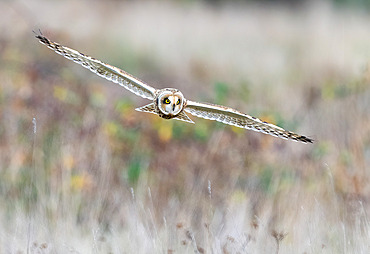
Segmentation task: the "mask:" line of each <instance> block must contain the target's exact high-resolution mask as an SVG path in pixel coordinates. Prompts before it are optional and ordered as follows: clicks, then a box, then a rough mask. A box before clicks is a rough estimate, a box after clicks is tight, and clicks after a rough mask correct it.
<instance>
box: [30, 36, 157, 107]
mask: <svg viewBox="0 0 370 254" xmlns="http://www.w3.org/2000/svg"><path fill="white" fill-rule="evenodd" d="M36 38H37V39H38V40H39V41H40V43H42V44H44V45H46V46H47V47H48V48H50V49H52V50H54V51H55V52H56V53H58V54H59V55H62V56H64V57H65V58H68V59H70V60H72V61H74V62H75V63H78V64H80V65H82V66H83V67H85V68H87V69H89V70H90V71H92V72H94V73H96V74H97V75H99V76H101V77H103V78H105V79H108V80H110V81H112V82H114V83H117V84H119V85H121V86H122V87H124V88H126V89H127V90H129V91H130V92H132V93H134V94H136V95H139V96H141V97H143V98H147V99H150V100H153V99H154V96H155V95H154V94H155V91H156V89H155V88H154V87H151V86H149V85H147V84H145V83H144V82H143V81H141V80H139V79H138V78H136V77H134V76H132V75H130V74H128V73H127V72H125V71H123V70H121V69H119V68H117V67H114V66H112V65H109V64H106V63H103V62H101V61H99V60H98V59H95V58H93V57H90V56H87V55H85V54H83V53H80V52H78V51H76V50H74V49H70V48H67V47H65V46H62V45H60V44H58V43H56V42H53V41H51V40H49V39H48V38H46V37H45V36H42V35H36Z"/></svg>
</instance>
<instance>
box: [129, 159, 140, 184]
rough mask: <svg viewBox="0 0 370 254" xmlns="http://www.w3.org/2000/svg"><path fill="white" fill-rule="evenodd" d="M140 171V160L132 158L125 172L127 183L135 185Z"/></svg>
mask: <svg viewBox="0 0 370 254" xmlns="http://www.w3.org/2000/svg"><path fill="white" fill-rule="evenodd" d="M141 170H142V167H141V160H140V159H138V158H133V159H132V160H131V161H130V163H129V165H128V171H127V177H128V181H129V183H136V182H137V181H138V180H139V177H140V173H141Z"/></svg>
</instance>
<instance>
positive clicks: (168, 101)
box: [163, 98, 171, 104]
mask: <svg viewBox="0 0 370 254" xmlns="http://www.w3.org/2000/svg"><path fill="white" fill-rule="evenodd" d="M163 103H164V104H170V103H171V102H170V100H169V99H168V98H166V99H164V100H163Z"/></svg>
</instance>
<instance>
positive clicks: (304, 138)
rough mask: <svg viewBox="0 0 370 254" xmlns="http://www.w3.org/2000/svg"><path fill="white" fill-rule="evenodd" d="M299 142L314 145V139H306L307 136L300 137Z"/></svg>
mask: <svg viewBox="0 0 370 254" xmlns="http://www.w3.org/2000/svg"><path fill="white" fill-rule="evenodd" d="M297 140H299V141H302V142H304V143H311V144H312V143H313V141H314V140H313V139H311V138H308V137H305V136H299V137H298V138H297Z"/></svg>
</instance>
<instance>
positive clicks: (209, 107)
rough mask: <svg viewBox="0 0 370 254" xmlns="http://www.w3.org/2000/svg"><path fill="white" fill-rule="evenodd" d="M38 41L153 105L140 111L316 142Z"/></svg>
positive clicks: (68, 50)
mask: <svg viewBox="0 0 370 254" xmlns="http://www.w3.org/2000/svg"><path fill="white" fill-rule="evenodd" d="M36 38H37V39H39V41H40V42H41V43H42V44H44V45H46V46H47V47H48V48H50V49H52V50H54V51H55V52H56V53H58V54H60V55H62V56H64V57H66V58H68V59H70V60H72V61H74V62H76V63H78V64H81V65H82V66H83V67H85V68H87V69H89V70H91V71H92V72H95V73H96V74H98V75H99V76H101V77H103V78H106V79H108V80H110V81H113V82H114V83H118V84H119V85H121V86H123V87H124V88H126V89H127V90H129V91H131V92H133V93H134V94H136V95H139V96H141V97H144V98H146V99H149V100H151V101H152V102H151V103H149V104H148V105H145V106H143V107H140V108H137V109H136V110H137V111H142V112H149V113H154V114H157V115H158V116H160V117H162V118H165V119H177V120H182V121H185V122H189V123H194V122H193V121H192V120H191V119H190V118H189V117H188V116H187V115H186V114H185V112H187V113H190V114H192V115H194V116H197V117H202V118H205V119H209V120H216V121H219V122H222V123H225V124H229V125H234V126H237V127H240V128H244V129H250V130H254V131H259V132H262V133H265V134H269V135H272V136H276V137H279V138H283V139H290V140H294V141H299V142H303V143H312V142H313V140H312V139H310V138H308V137H305V136H301V135H298V134H295V133H293V132H290V131H286V130H284V129H282V128H280V127H278V126H276V125H273V124H270V123H267V122H264V121H261V120H260V119H258V118H255V117H253V116H249V115H247V114H244V113H242V112H240V111H237V110H235V109H232V108H229V107H224V106H219V105H213V104H207V103H200V102H194V101H190V100H187V99H185V98H184V96H183V94H182V93H181V92H180V91H179V90H177V89H174V88H164V89H155V88H154V87H151V86H150V85H147V84H146V83H144V82H143V81H141V80H139V79H137V78H136V77H134V76H132V75H130V74H128V73H127V72H125V71H123V70H121V69H119V68H117V67H114V66H111V65H109V64H105V63H103V62H101V61H99V60H97V59H95V58H92V57H90V56H87V55H85V54H82V53H80V52H78V51H76V50H73V49H70V48H67V47H64V46H62V45H60V44H58V43H55V42H52V41H51V40H49V39H48V38H46V37H44V36H43V35H36Z"/></svg>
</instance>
